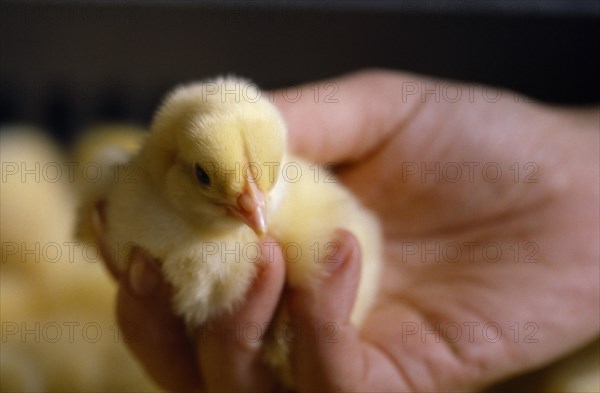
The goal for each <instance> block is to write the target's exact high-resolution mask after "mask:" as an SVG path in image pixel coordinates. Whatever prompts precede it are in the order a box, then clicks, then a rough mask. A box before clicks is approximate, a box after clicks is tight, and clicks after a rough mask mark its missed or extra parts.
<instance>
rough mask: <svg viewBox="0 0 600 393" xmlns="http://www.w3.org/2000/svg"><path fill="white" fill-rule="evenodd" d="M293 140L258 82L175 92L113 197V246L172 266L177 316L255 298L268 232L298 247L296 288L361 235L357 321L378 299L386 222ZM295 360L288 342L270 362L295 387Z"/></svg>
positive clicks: (291, 275)
mask: <svg viewBox="0 0 600 393" xmlns="http://www.w3.org/2000/svg"><path fill="white" fill-rule="evenodd" d="M286 136H287V130H286V126H285V124H284V122H283V119H282V117H281V116H280V114H279V112H278V111H277V109H276V108H275V106H274V105H272V104H271V103H269V102H268V100H267V99H266V97H265V96H264V95H263V94H262V92H261V91H260V90H259V89H258V88H257V87H256V86H255V85H253V84H252V83H250V82H248V81H246V80H243V79H237V78H231V77H229V78H217V79H214V80H210V81H206V82H201V83H195V84H190V85H187V86H182V87H179V88H176V89H175V90H174V91H173V92H172V93H171V94H169V95H168V96H167V98H166V99H165V101H164V102H163V104H162V106H161V107H160V109H159V110H158V112H157V114H156V115H155V118H154V120H153V123H152V127H151V132H150V133H149V135H148V137H147V139H146V141H145V143H144V144H143V146H142V148H141V150H140V151H139V153H138V154H136V155H135V156H133V157H132V159H131V163H133V164H134V165H135V166H136V167H137V169H138V171H137V173H138V174H139V177H138V178H137V180H136V181H135V182H125V181H120V182H116V183H115V184H113V185H112V188H111V190H110V191H109V193H108V197H107V198H106V219H107V239H108V241H109V244H110V245H112V247H113V248H114V249H113V251H114V255H115V256H116V258H117V260H116V263H117V265H118V267H119V268H121V269H125V268H126V266H127V263H128V261H129V257H130V253H131V246H132V245H133V244H135V245H137V246H140V247H142V248H144V249H145V250H146V251H147V252H148V253H149V254H150V255H153V256H154V257H156V258H157V259H158V260H160V261H162V270H163V274H164V276H165V277H166V279H167V280H168V281H169V282H170V283H171V284H172V285H173V288H174V294H173V307H174V310H175V312H176V313H178V314H179V315H181V316H182V317H183V318H184V319H185V321H186V322H187V324H188V326H189V327H190V328H191V329H193V328H194V327H197V326H198V325H200V324H202V323H203V322H204V321H206V320H207V319H210V318H212V317H214V316H216V315H218V314H220V313H222V312H225V311H228V310H231V309H232V307H233V306H234V305H235V304H236V303H237V302H239V301H240V300H241V299H242V298H243V296H244V294H245V292H246V291H247V289H248V287H249V285H250V284H251V282H252V280H253V278H254V275H255V271H256V265H255V262H256V261H257V259H258V255H257V251H258V250H259V249H258V247H257V242H258V240H259V238H260V237H262V236H264V235H265V234H269V235H271V236H272V237H273V238H275V239H277V241H279V243H280V244H281V246H282V249H283V250H293V252H292V251H290V252H289V254H290V255H287V256H288V263H287V267H286V280H287V283H288V285H290V286H292V287H296V286H308V285H313V284H314V283H316V282H317V281H318V280H320V279H322V278H323V277H324V275H325V274H326V273H325V269H324V266H323V264H322V263H319V262H321V260H322V259H323V257H324V256H326V255H327V254H328V253H329V252H331V251H332V249H331V245H332V243H331V241H332V240H333V235H334V231H335V230H336V229H337V228H345V229H347V230H349V231H351V232H353V233H354V234H355V235H356V236H357V238H358V241H359V243H360V246H361V249H362V255H363V265H362V270H361V280H360V285H359V290H358V296H357V301H356V304H355V306H354V309H353V313H352V318H351V319H352V322H353V323H355V324H357V325H358V324H360V322H361V321H362V319H363V318H364V316H365V314H366V313H367V311H368V309H369V306H370V305H371V304H372V302H373V299H374V297H375V296H376V292H377V287H378V272H379V268H380V265H381V255H380V254H381V251H380V242H381V240H380V230H379V225H378V222H377V220H376V219H375V217H374V216H373V215H372V214H370V213H369V212H368V211H367V210H365V209H364V208H363V207H361V205H360V203H359V202H358V200H357V199H356V198H355V197H353V196H352V195H351V194H350V193H349V192H348V191H347V190H346V189H344V188H343V187H342V185H341V184H339V183H338V182H333V181H332V178H331V176H329V175H330V174H328V173H326V172H325V171H324V170H322V169H320V168H318V167H317V166H316V165H312V166H311V164H310V163H307V162H305V161H304V160H302V159H300V158H298V157H294V156H291V155H289V154H288V153H287V148H286ZM131 163H130V165H131ZM291 254H293V255H291ZM282 313H284V311H282ZM275 320H276V321H279V322H278V323H285V321H286V317H285V315H283V314H282V315H280V317H278V318H276V319H275ZM287 358H288V348H287V343H286V342H285V341H282V340H279V341H272V342H271V344H270V345H268V350H267V354H266V360H267V361H268V362H269V363H270V364H271V365H272V366H273V367H274V368H275V369H276V370H277V372H278V373H279V374H280V376H281V378H282V379H283V380H284V382H285V383H287V384H288V385H292V384H293V381H291V374H290V370H289V364H288V363H287V362H288V360H287Z"/></svg>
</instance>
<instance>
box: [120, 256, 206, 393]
mask: <svg viewBox="0 0 600 393" xmlns="http://www.w3.org/2000/svg"><path fill="white" fill-rule="evenodd" d="M170 299H171V290H170V287H169V285H168V284H167V283H166V282H165V281H164V280H163V279H162V275H161V273H160V270H159V268H158V265H157V264H156V263H154V262H153V261H152V260H151V259H150V258H149V257H147V256H145V255H143V254H142V253H141V252H140V251H139V250H138V251H136V252H134V255H133V258H132V261H131V264H130V267H129V270H128V272H127V274H124V275H123V277H122V278H121V280H120V286H119V292H118V295H117V319H118V321H119V326H120V329H121V337H122V338H123V340H124V341H125V343H126V344H127V345H128V346H129V348H130V349H131V351H132V353H133V354H134V356H135V357H136V358H137V360H138V361H139V362H140V363H141V364H142V366H143V367H144V368H145V369H146V371H147V373H148V374H149V375H150V376H151V377H152V378H153V379H154V380H155V382H156V383H157V384H158V385H160V386H162V387H163V388H166V389H169V390H174V391H189V390H193V389H198V388H199V386H200V384H201V378H200V373H199V371H198V366H197V361H196V356H195V353H194V350H193V348H194V347H193V344H192V342H191V340H190V339H189V338H188V335H187V333H186V330H185V327H184V324H183V322H182V321H181V319H180V318H178V317H176V316H175V315H174V314H173V312H172V310H171V302H170Z"/></svg>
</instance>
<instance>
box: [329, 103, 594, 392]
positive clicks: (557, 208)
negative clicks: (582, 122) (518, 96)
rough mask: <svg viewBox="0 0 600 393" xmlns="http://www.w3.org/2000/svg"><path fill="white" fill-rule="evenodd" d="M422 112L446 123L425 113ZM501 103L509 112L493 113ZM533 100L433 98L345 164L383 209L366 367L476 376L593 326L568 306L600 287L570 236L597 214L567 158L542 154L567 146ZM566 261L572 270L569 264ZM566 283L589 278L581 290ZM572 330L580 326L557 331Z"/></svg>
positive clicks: (454, 381) (524, 363) (402, 375)
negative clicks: (381, 259) (379, 284)
mask: <svg viewBox="0 0 600 393" xmlns="http://www.w3.org/2000/svg"><path fill="white" fill-rule="evenodd" d="M459 105H461V103H459ZM427 110H429V111H431V118H433V119H444V121H443V122H442V121H440V122H439V123H438V122H436V121H435V120H434V121H432V120H428V121H423V120H422V119H426V118H427V117H428V116H427V115H428V113H427ZM462 111H465V112H467V113H468V112H469V111H472V112H475V113H476V117H477V118H474V115H473V114H471V115H470V117H471V118H466V119H465V116H464V113H465V112H462ZM502 111H506V112H504V113H511V114H512V117H511V118H510V119H500V118H497V117H496V116H499V115H500V114H501V113H503V112H502ZM536 111H539V109H538V108H535V107H533V108H532V106H527V107H525V106H524V105H517V104H515V103H514V102H513V103H508V104H507V103H502V102H500V103H495V104H490V103H485V102H482V103H462V107H458V105H456V106H454V107H453V106H450V105H447V104H446V105H444V103H441V104H439V105H437V106H436V105H429V107H428V108H425V109H423V110H422V111H421V113H420V115H421V116H420V118H419V119H421V121H419V119H414V120H413V121H412V124H411V125H410V126H408V127H403V129H401V130H395V131H392V132H391V133H390V134H391V137H390V138H388V139H387V141H386V143H385V144H381V145H380V146H379V147H377V148H376V149H374V150H373V151H371V152H369V154H368V155H367V156H368V157H369V158H368V159H367V160H363V161H361V162H360V164H358V165H355V166H351V167H349V168H346V169H345V170H342V171H341V173H340V177H341V178H342V180H343V181H344V182H345V183H346V184H347V185H348V186H349V187H350V188H352V189H353V191H354V192H356V193H357V194H359V195H361V196H362V198H363V200H364V201H365V202H366V203H367V205H369V206H370V207H371V208H373V209H374V210H375V211H376V212H378V213H379V215H380V217H384V218H383V221H382V224H383V227H384V233H385V244H386V246H385V247H386V248H385V260H386V266H385V268H384V272H383V275H382V277H383V291H382V292H383V293H382V296H381V297H380V299H379V302H378V304H377V306H376V307H375V309H374V312H373V313H372V315H371V317H370V318H369V320H368V321H367V323H366V325H365V326H364V327H363V330H362V332H361V335H362V336H363V338H364V340H365V341H366V342H368V343H369V344H370V345H372V346H373V347H374V348H375V351H374V352H375V353H376V354H377V355H375V356H374V357H373V359H374V362H375V363H378V364H377V365H376V366H375V365H373V367H374V368H379V369H388V370H390V369H391V370H393V371H394V373H395V375H396V377H397V380H396V381H387V382H388V383H390V386H395V387H398V386H404V388H406V389H411V390H413V389H414V390H417V391H423V390H426V391H431V390H437V389H448V388H452V387H453V386H454V387H464V386H471V387H477V386H478V385H482V384H486V383H489V382H491V381H493V380H494V379H497V378H499V377H501V376H504V375H507V374H509V373H511V372H515V371H517V370H522V369H526V368H529V367H533V366H535V365H537V364H539V363H541V362H542V361H544V360H545V359H547V358H548V357H551V356H556V355H557V354H559V353H561V352H562V351H564V349H565V348H568V347H570V346H573V345H577V344H580V343H581V342H582V341H583V340H585V339H589V338H591V336H592V335H593V331H594V329H595V325H594V319H593V318H594V317H593V315H589V317H586V316H584V315H581V314H579V316H578V317H577V318H565V315H570V314H572V313H573V311H574V310H573V304H580V305H581V307H582V308H583V309H585V308H587V307H589V306H590V305H591V304H590V302H589V300H588V301H586V300H585V299H586V296H588V297H587V299H590V298H589V295H590V290H593V288H594V287H596V288H597V283H595V284H594V280H589V279H588V278H586V276H587V277H589V275H592V274H594V265H593V264H589V263H587V264H586V263H585V262H584V261H585V260H587V261H588V262H589V261H590V258H589V254H587V253H589V252H590V250H591V248H588V249H581V248H580V245H579V244H578V243H574V242H572V239H573V238H575V239H576V238H577V237H583V238H586V237H588V235H587V234H586V229H585V225H583V227H582V225H581V224H582V223H584V224H585V223H590V224H592V225H593V222H594V217H595V216H597V212H596V214H592V217H591V220H590V218H589V216H587V217H588V218H586V212H585V211H582V210H581V205H580V204H579V203H578V199H579V198H580V196H578V195H577V187H578V185H577V184H575V183H573V182H568V181H565V180H566V177H567V176H566V174H565V173H568V170H567V168H565V166H566V165H565V163H564V162H563V163H562V165H560V166H559V165H557V164H559V162H558V161H557V160H556V157H554V156H551V155H549V154H548V153H550V152H554V153H556V152H561V150H562V153H563V154H569V151H568V148H566V149H561V148H560V145H561V143H564V141H560V138H564V135H559V134H553V133H554V129H556V128H560V126H558V127H557V126H556V125H555V124H554V125H553V119H552V118H551V116H548V114H542V113H540V114H539V115H542V116H537V117H536V116H533V115H538V114H537V113H535V112H536ZM539 112H541V111H539ZM529 116H532V117H533V118H536V119H537V120H536V121H538V122H539V123H533V122H531V121H530V120H529ZM544 116H545V117H546V118H545V119H544ZM431 118H430V119H431ZM496 120H498V121H496ZM562 126H565V124H562ZM482 127H484V128H482ZM553 138H555V139H553ZM515 141H522V143H523V144H522V145H517V146H515ZM578 148H581V146H578ZM572 153H574V152H571V155H572ZM575 154H580V153H575ZM573 165H577V163H573ZM383 168H385V169H384V170H382V169H383ZM596 176H597V175H596ZM366 184H368V186H365V185H366ZM592 199H593V198H592ZM588 201H589V202H591V200H589V199H588ZM579 202H580V201H579ZM565 232H566V233H569V234H570V235H571V236H573V238H571V237H565V236H564V234H565ZM592 247H593V243H592ZM591 252H593V251H591ZM365 263H368V261H365ZM572 263H578V264H580V269H572V266H571V269H570V270H567V269H566V268H567V266H568V265H569V264H572ZM596 268H597V267H596ZM596 275H597V274H596ZM574 282H580V283H586V282H587V283H589V284H590V285H589V286H588V287H586V286H585V285H584V287H583V288H579V289H580V290H579V291H577V287H574V286H573V283H574ZM575 313H577V312H576V311H575ZM586 322H587V323H586ZM574 329H575V330H579V331H580V332H581V334H582V335H581V336H575V335H573V334H571V335H570V336H566V337H565V333H566V332H573V331H574ZM559 337H560V338H561V340H560V341H559V342H557V341H556V339H557V338H559ZM367 386H373V385H372V384H370V385H367Z"/></svg>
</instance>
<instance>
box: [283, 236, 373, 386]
mask: <svg viewBox="0 0 600 393" xmlns="http://www.w3.org/2000/svg"><path fill="white" fill-rule="evenodd" d="M336 244H337V245H338V247H337V251H336V252H335V254H334V255H333V260H334V261H335V262H332V263H327V264H326V268H327V269H328V270H329V273H330V275H329V277H327V278H326V279H325V280H324V281H323V282H322V283H321V284H320V285H318V286H317V287H310V288H295V289H293V290H292V291H291V293H290V297H289V302H288V306H289V308H290V316H291V326H294V327H295V328H296V330H295V332H296V336H295V337H294V339H293V340H291V341H292V351H291V353H292V359H291V363H292V369H293V375H294V380H295V381H296V383H297V385H298V386H297V388H298V390H300V391H317V390H325V391H334V390H335V391H338V390H339V391H348V390H354V389H358V388H359V386H358V385H355V381H356V378H357V376H361V375H363V372H362V371H363V369H364V366H363V364H364V352H363V348H362V344H361V342H360V339H359V335H358V332H357V330H356V328H355V327H354V326H352V325H351V324H350V315H351V311H352V305H353V303H354V299H355V297H356V291H357V286H358V282H359V278H360V250H359V246H358V243H357V240H356V238H355V237H354V236H353V235H352V234H350V233H349V232H347V231H340V232H339V236H338V240H337V241H336Z"/></svg>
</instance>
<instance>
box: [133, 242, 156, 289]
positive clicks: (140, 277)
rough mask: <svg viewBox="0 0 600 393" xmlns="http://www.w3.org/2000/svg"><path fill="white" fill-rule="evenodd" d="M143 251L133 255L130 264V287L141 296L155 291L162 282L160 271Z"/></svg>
mask: <svg viewBox="0 0 600 393" xmlns="http://www.w3.org/2000/svg"><path fill="white" fill-rule="evenodd" d="M146 258H147V257H145V256H144V255H143V254H142V253H141V252H139V251H137V252H135V254H134V255H133V258H132V260H131V264H130V266H129V287H130V288H131V291H132V292H133V293H134V294H135V295H137V296H140V297H144V296H148V295H150V294H151V293H152V292H154V291H155V290H156V289H157V288H158V286H159V283H160V280H161V278H160V273H159V272H158V271H157V269H156V267H155V266H153V265H152V263H150V262H148V261H147V260H146Z"/></svg>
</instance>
